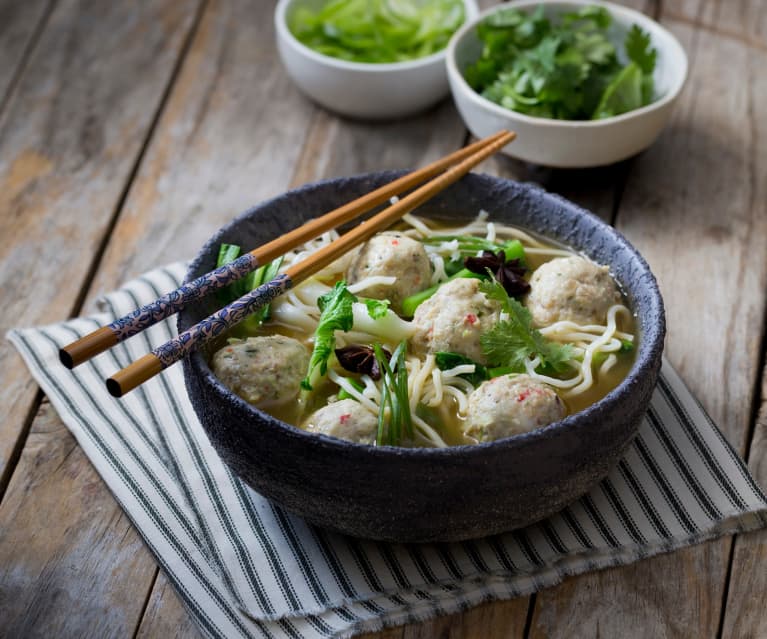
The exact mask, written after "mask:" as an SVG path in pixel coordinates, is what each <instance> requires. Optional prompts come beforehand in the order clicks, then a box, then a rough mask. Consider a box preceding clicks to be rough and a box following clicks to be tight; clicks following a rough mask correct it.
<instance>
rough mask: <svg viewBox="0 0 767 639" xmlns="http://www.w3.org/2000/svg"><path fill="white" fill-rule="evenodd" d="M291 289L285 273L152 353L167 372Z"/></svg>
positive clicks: (288, 278)
mask: <svg viewBox="0 0 767 639" xmlns="http://www.w3.org/2000/svg"><path fill="white" fill-rule="evenodd" d="M292 285H293V283H292V282H291V280H290V277H289V276H288V275H286V274H284V273H283V274H281V275H278V276H277V277H275V278H274V279H273V280H272V281H271V282H267V283H266V284H263V285H262V286H259V287H258V288H254V289H253V290H252V291H251V292H250V293H247V294H246V295H243V296H242V297H241V298H240V299H238V300H236V301H234V302H232V303H231V304H229V305H228V306H225V307H224V308H222V309H221V310H219V311H216V312H215V313H213V315H210V316H209V317H206V318H205V319H204V320H202V321H201V322H199V323H198V324H195V325H194V326H192V328H190V329H188V330H186V331H184V332H183V333H180V334H179V336H178V337H177V338H176V339H173V340H171V341H169V342H166V343H165V344H163V345H162V346H159V347H157V348H156V349H154V350H153V351H152V353H153V354H154V355H155V356H156V357H157V358H158V359H159V360H160V361H161V362H162V366H163V368H167V367H168V366H170V365H171V364H174V363H175V362H177V361H178V360H180V359H181V358H183V357H185V356H186V355H188V354H189V353H190V352H192V351H193V350H195V348H197V346H199V345H201V344H204V343H205V342H207V341H208V340H210V339H212V338H214V337H216V336H217V335H220V334H221V333H222V332H223V331H225V330H226V329H228V328H231V327H232V326H234V325H235V324H238V323H239V322H241V321H242V320H244V319H245V318H246V317H247V316H248V315H250V314H251V313H253V312H254V311H256V310H257V309H259V308H261V307H262V306H266V305H267V304H269V303H271V302H272V300H274V298H276V297H278V296H280V295H282V294H283V293H284V292H285V291H287V290H288V289H289V288H290V287H291V286H292Z"/></svg>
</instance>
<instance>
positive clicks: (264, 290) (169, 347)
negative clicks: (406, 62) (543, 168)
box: [107, 131, 516, 397]
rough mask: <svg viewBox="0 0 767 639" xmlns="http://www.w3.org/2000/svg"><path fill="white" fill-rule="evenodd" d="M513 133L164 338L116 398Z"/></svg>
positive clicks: (114, 385)
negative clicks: (170, 337) (275, 275)
mask: <svg viewBox="0 0 767 639" xmlns="http://www.w3.org/2000/svg"><path fill="white" fill-rule="evenodd" d="M515 137H516V134H515V133H513V132H509V131H505V132H503V133H502V134H500V135H497V136H494V139H493V140H492V141H491V142H490V143H489V144H486V145H485V146H484V147H482V148H481V149H480V150H479V151H476V152H475V153H474V154H472V155H470V156H469V157H467V158H465V159H464V160H462V161H461V162H460V163H459V164H456V165H455V166H453V167H451V168H449V169H448V170H447V171H445V172H444V173H443V174H442V175H439V176H438V177H436V178H434V179H432V180H431V181H429V182H427V183H426V184H424V185H423V186H420V187H419V188H417V189H415V190H414V191H412V192H411V193H409V194H408V195H406V196H405V197H403V198H402V199H401V200H399V201H398V202H396V203H395V204H392V205H391V206H389V207H387V208H386V209H384V210H383V211H381V212H380V213H378V214H377V215H375V216H373V217H372V218H370V219H369V220H367V221H365V223H364V224H360V225H359V226H357V227H355V228H354V229H352V230H351V231H349V232H348V233H346V234H344V235H343V236H341V237H340V238H338V239H337V240H335V241H334V242H332V243H330V244H328V245H327V246H324V247H323V248H321V249H319V250H318V251H316V252H314V253H312V255H310V256H309V257H307V258H306V259H305V260H303V261H302V262H299V263H298V264H295V265H293V266H291V267H289V268H288V269H287V270H286V271H285V273H282V274H281V275H278V276H277V277H276V278H275V279H273V280H272V281H271V282H268V283H267V284H264V285H263V286H259V287H258V288H256V289H254V290H252V291H251V292H250V293H247V294H245V295H243V296H242V297H241V298H240V299H238V300H236V301H234V302H232V303H231V304H229V305H228V306H225V307H224V308H222V309H221V310H219V311H217V312H216V313H213V314H212V315H210V316H209V317H207V318H205V319H204V320H202V321H201V322H200V323H199V324H196V325H194V326H192V327H191V328H189V329H188V330H186V331H184V332H183V333H181V334H180V335H179V336H178V337H177V338H176V339H173V340H170V341H169V342H166V343H165V344H163V345H162V346H159V347H158V348H156V349H154V350H153V351H152V352H151V353H148V354H146V355H144V356H143V357H141V358H140V359H138V360H136V361H135V362H133V363H132V364H130V365H129V366H127V367H126V368H124V369H122V370H120V371H118V372H117V373H115V374H114V375H113V376H112V377H110V378H109V379H108V380H107V389H108V390H109V392H110V393H111V394H112V395H114V396H115V397H122V396H123V395H124V394H125V393H127V392H129V391H131V390H133V389H134V388H136V387H137V386H139V385H140V384H143V383H144V382H145V381H147V380H148V379H151V378H152V377H154V376H155V375H157V374H158V373H159V372H161V371H162V370H163V369H165V368H167V367H168V366H171V365H172V364H174V363H176V362H177V361H178V360H180V359H182V358H183V357H185V356H186V355H188V354H189V353H190V352H192V351H193V350H196V349H197V348H199V347H200V346H202V345H203V344H205V343H206V342H208V341H210V340H211V339H213V338H214V337H216V336H217V335H220V334H221V333H222V332H223V331H224V330H226V329H228V328H230V327H232V326H234V325H235V324H237V323H239V322H240V321H242V320H243V319H245V318H246V317H247V316H248V315H250V314H251V313H253V312H254V311H255V310H256V309H258V308H260V307H261V306H263V305H265V304H268V303H269V302H271V301H272V300H273V299H274V298H275V297H277V296H279V295H281V294H282V293H284V292H285V291H287V290H288V289H289V288H291V287H293V286H295V285H296V284H298V283H300V282H302V281H303V280H305V279H306V278H307V277H309V276H310V275H312V274H313V273H316V272H317V271H319V270H321V269H322V268H324V267H325V266H327V265H328V264H330V263H331V262H333V261H334V260H335V259H337V258H338V257H339V256H340V255H342V254H343V253H345V252H346V251H348V250H350V249H352V248H353V247H355V246H357V245H358V244H361V243H362V242H364V241H365V240H367V239H368V238H370V237H371V236H372V235H374V234H375V233H376V232H378V231H379V230H382V229H385V228H386V227H388V226H390V225H391V224H392V223H393V222H395V221H397V220H398V219H399V218H401V217H402V216H403V215H404V214H405V213H408V212H409V211H412V210H413V209H414V208H416V207H417V206H419V205H421V204H423V203H424V202H425V201H426V200H428V199H429V198H431V197H433V196H434V195H436V194H437V193H439V192H440V191H442V190H444V189H445V188H446V187H448V186H449V185H450V184H452V183H453V182H456V181H457V180H458V179H460V178H461V177H462V176H464V175H465V174H466V173H468V172H469V171H470V170H471V169H472V168H473V167H474V166H476V165H477V164H479V163H480V162H481V161H482V160H484V159H485V158H487V157H489V156H490V155H492V154H493V153H495V152H496V151H498V150H500V149H502V148H503V147H504V146H506V145H507V144H509V142H511V141H512V140H514V138H515Z"/></svg>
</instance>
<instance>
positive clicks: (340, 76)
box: [275, 0, 478, 120]
mask: <svg viewBox="0 0 767 639" xmlns="http://www.w3.org/2000/svg"><path fill="white" fill-rule="evenodd" d="M477 13H478V10H477V5H476V2H475V0H397V1H396V2H394V1H392V0H280V1H279V2H278V3H277V8H276V10H275V30H276V34H277V46H278V49H279V52H280V57H281V58H282V62H283V64H284V66H285V69H286V70H287V72H288V75H290V77H291V78H292V79H293V81H294V82H295V83H296V85H297V86H298V88H299V89H300V90H301V91H302V92H303V93H305V94H306V95H307V96H308V97H310V98H311V99H312V100H314V101H315V102H317V103H318V104H320V105H321V106H323V107H325V108H327V109H330V110H331V111H334V112H336V113H339V114H341V115H346V116H350V117H355V118H362V119H367V120H385V119H393V118H399V117H403V116H407V115H411V114H414V113H417V112H419V111H423V110H425V109H426V108H428V107H430V106H432V105H434V104H435V103H437V102H438V101H439V100H441V99H443V98H444V97H445V96H447V95H448V93H449V87H448V82H447V74H446V71H445V51H446V47H447V44H448V42H449V40H450V38H451V36H452V35H453V34H454V33H455V32H456V31H457V30H458V28H459V27H460V26H461V25H462V24H464V23H465V22H466V21H467V20H470V19H472V18H473V17H475V16H476V15H477Z"/></svg>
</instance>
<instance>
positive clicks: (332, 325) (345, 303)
mask: <svg viewBox="0 0 767 639" xmlns="http://www.w3.org/2000/svg"><path fill="white" fill-rule="evenodd" d="M356 301H357V298H356V297H355V296H354V295H352V294H351V293H350V292H349V289H348V288H346V282H344V281H341V282H336V285H335V287H334V288H333V289H332V290H330V291H328V292H327V293H325V295H322V296H320V297H319V298H318V299H317V305H318V306H319V307H320V311H322V314H321V315H320V321H319V324H318V325H317V329H316V331H315V333H314V350H313V351H312V357H311V359H310V360H309V368H308V370H307V372H306V377H305V378H304V379H303V380H302V381H301V388H303V389H304V390H312V384H311V378H312V375H313V373H314V371H315V369H316V368H317V367H319V372H320V375H324V374H325V373H326V372H327V370H328V359H330V356H331V355H332V354H333V350H334V348H335V345H336V335H335V332H336V331H348V330H351V328H352V325H353V324H354V313H353V311H352V304H353V303H354V302H356Z"/></svg>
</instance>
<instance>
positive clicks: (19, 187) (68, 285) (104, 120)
mask: <svg viewBox="0 0 767 639" xmlns="http://www.w3.org/2000/svg"><path fill="white" fill-rule="evenodd" d="M195 6H196V2H195V0H189V1H188V2H170V1H165V0H164V1H162V2H143V3H119V2H97V1H96V2H86V1H85V0H83V1H81V2H76V1H74V0H73V1H70V2H63V3H61V4H60V5H59V6H58V7H57V8H56V9H55V10H54V12H53V14H52V15H51V17H50V19H49V21H48V23H47V27H46V29H45V31H44V33H43V35H42V36H41V39H40V42H39V43H38V45H37V46H36V48H35V51H34V53H33V55H32V57H31V59H30V61H29V63H28V65H27V67H26V70H25V73H24V74H23V76H22V77H21V78H20V80H19V83H18V85H17V87H16V90H15V92H14V95H13V96H12V99H11V101H10V102H9V104H8V107H7V109H6V110H5V112H4V113H3V114H0V212H1V213H2V214H0V237H2V238H3V242H2V243H1V244H0V297H1V298H2V299H3V306H2V309H0V334H3V333H5V331H6V330H7V329H8V328H11V327H12V326H18V325H25V324H34V323H40V322H50V321H53V320H55V319H59V318H62V317H66V316H67V315H69V314H70V313H72V312H73V311H74V310H75V307H76V304H77V303H78V299H79V296H80V293H81V287H82V283H83V281H84V280H85V278H86V277H87V276H88V274H89V269H90V260H91V258H92V256H94V255H95V254H96V253H97V252H98V251H99V249H100V243H101V241H102V237H103V234H104V232H105V230H106V229H107V228H108V226H109V224H110V222H111V219H112V215H113V211H114V209H115V206H116V205H117V203H118V201H119V200H120V197H121V194H122V191H123V189H124V188H125V185H126V181H127V180H128V178H129V176H130V174H131V171H132V168H133V164H134V162H135V159H136V157H137V155H138V153H139V151H140V150H141V147H142V144H143V142H144V139H145V137H146V135H147V131H148V130H149V127H150V126H151V124H152V122H153V118H154V114H155V111H156V109H157V108H158V105H159V104H160V101H161V97H162V94H163V91H164V89H165V87H166V85H167V82H168V80H169V78H170V76H171V73H172V71H173V66H174V63H175V61H176V59H177V58H178V55H179V52H180V49H181V46H182V44H183V42H184V38H185V36H186V35H187V33H188V31H189V29H190V27H191V24H192V21H193V18H194V9H195ZM104 34H109V37H104ZM30 286H34V296H32V295H31V293H30ZM31 300H34V302H32V301H31ZM35 393H36V386H35V384H34V383H32V381H31V378H30V376H29V375H28V374H27V372H26V371H25V370H24V367H23V366H22V365H21V361H20V360H19V358H18V357H17V355H16V354H15V352H14V351H13V349H12V348H11V346H10V345H9V344H8V343H7V342H5V341H2V342H0V404H2V405H3V406H4V407H5V410H6V411H7V412H6V422H5V423H6V427H5V428H3V429H2V430H0V493H1V492H2V489H3V487H4V486H5V484H6V482H7V477H8V471H9V470H10V467H9V461H10V460H12V459H13V457H14V456H15V455H16V454H18V449H17V445H18V443H19V441H20V437H21V436H23V432H24V429H25V428H26V426H27V421H28V415H29V412H30V410H31V408H32V402H33V399H34V397H35ZM11 465H12V464H11Z"/></svg>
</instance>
